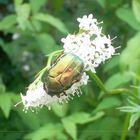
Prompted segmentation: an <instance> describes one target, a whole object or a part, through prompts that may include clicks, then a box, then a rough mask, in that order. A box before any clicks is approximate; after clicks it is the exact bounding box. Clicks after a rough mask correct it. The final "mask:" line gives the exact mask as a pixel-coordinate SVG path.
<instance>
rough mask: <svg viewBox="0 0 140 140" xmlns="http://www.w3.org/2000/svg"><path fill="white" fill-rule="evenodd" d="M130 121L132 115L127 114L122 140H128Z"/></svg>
mask: <svg viewBox="0 0 140 140" xmlns="http://www.w3.org/2000/svg"><path fill="white" fill-rule="evenodd" d="M129 119H130V113H127V114H126V117H125V121H124V125H123V129H122V134H121V138H120V140H126V136H127V132H128V124H129Z"/></svg>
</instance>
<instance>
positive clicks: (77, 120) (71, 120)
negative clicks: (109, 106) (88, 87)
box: [62, 112, 104, 139]
mask: <svg viewBox="0 0 140 140" xmlns="http://www.w3.org/2000/svg"><path fill="white" fill-rule="evenodd" d="M81 116H82V117H81ZM102 116H104V112H97V113H96V114H95V115H94V116H91V115H90V114H88V113H85V112H78V113H75V114H72V115H71V116H68V117H65V118H63V119H62V123H63V125H64V128H65V129H66V131H67V133H68V134H69V135H70V136H71V137H72V138H73V139H76V138H77V129H76V124H85V123H89V122H92V121H95V120H97V119H99V118H101V117H102Z"/></svg>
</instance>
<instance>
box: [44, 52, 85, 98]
mask: <svg viewBox="0 0 140 140" xmlns="http://www.w3.org/2000/svg"><path fill="white" fill-rule="evenodd" d="M83 68H84V64H83V61H82V60H81V59H80V58H79V57H78V56H76V55H74V54H71V53H69V54H62V56H61V57H60V58H59V60H57V61H56V63H55V64H53V65H52V67H51V68H50V69H49V70H48V72H47V74H46V81H45V87H46V88H47V89H48V93H49V94H52V95H55V94H57V95H59V94H58V93H62V92H64V91H65V90H67V89H68V88H70V87H71V86H72V84H73V83H74V82H77V81H79V80H80V78H81V75H82V73H83Z"/></svg>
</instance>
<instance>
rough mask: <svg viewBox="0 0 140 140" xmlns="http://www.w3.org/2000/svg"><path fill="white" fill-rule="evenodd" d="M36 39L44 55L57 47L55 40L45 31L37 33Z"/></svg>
mask: <svg viewBox="0 0 140 140" xmlns="http://www.w3.org/2000/svg"><path fill="white" fill-rule="evenodd" d="M36 40H37V42H38V45H39V47H40V49H41V51H42V52H43V53H44V54H45V55H47V54H49V53H51V52H53V51H55V50H58V49H59V48H58V47H57V45H56V43H55V40H54V39H53V37H52V36H51V35H49V34H45V33H42V34H38V35H37V36H36Z"/></svg>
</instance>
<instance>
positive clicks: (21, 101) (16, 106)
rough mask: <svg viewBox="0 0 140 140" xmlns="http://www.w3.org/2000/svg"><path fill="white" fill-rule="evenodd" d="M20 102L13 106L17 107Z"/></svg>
mask: <svg viewBox="0 0 140 140" xmlns="http://www.w3.org/2000/svg"><path fill="white" fill-rule="evenodd" d="M21 103H22V101H20V102H18V103H17V104H15V105H14V106H15V107H17V106H18V105H19V104H21Z"/></svg>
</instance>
